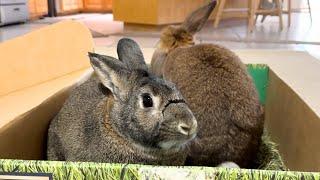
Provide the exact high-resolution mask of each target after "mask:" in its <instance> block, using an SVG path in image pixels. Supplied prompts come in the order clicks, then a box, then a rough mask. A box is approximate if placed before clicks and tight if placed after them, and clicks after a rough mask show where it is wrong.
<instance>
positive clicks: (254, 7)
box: [248, 0, 291, 32]
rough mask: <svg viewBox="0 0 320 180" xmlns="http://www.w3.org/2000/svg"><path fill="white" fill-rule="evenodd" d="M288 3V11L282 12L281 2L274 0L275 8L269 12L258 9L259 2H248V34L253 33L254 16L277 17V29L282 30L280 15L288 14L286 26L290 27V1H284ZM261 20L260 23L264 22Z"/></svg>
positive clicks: (252, 0) (280, 0)
mask: <svg viewBox="0 0 320 180" xmlns="http://www.w3.org/2000/svg"><path fill="white" fill-rule="evenodd" d="M286 1H287V3H288V10H286V11H284V10H283V2H284V1H283V0H275V3H276V7H275V8H273V9H270V10H266V9H260V8H259V4H260V2H261V0H251V2H250V13H249V24H248V30H249V32H252V31H253V28H254V25H255V22H256V20H254V19H255V16H258V15H263V16H264V18H265V17H266V16H267V15H276V16H279V28H280V29H281V30H282V29H283V17H282V14H284V13H286V14H288V26H290V25H291V0H286ZM264 18H263V19H262V21H263V20H264Z"/></svg>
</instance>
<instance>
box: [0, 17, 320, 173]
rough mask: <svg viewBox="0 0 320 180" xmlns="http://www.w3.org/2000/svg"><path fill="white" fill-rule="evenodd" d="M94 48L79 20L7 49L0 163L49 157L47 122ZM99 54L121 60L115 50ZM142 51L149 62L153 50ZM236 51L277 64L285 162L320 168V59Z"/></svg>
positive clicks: (274, 116) (269, 120)
mask: <svg viewBox="0 0 320 180" xmlns="http://www.w3.org/2000/svg"><path fill="white" fill-rule="evenodd" d="M27 47H29V48H27ZM92 50H93V42H92V38H91V35H90V33H89V31H88V30H87V28H85V27H84V26H83V25H81V24H78V23H76V22H72V21H67V22H61V23H58V24H55V25H52V26H48V27H46V28H43V29H41V30H37V31H35V32H32V33H30V34H28V35H25V36H23V37H19V38H16V39H14V40H10V41H7V42H4V43H2V44H0V63H1V66H0V68H1V71H0V72H1V73H0V80H1V81H0V82H1V86H0V92H1V95H0V158H3V159H7V158H10V159H24V160H30V159H33V160H39V159H44V158H45V147H46V132H47V127H48V124H49V122H50V120H51V119H52V118H53V117H54V116H55V114H56V113H57V112H58V111H59V109H60V107H61V106H62V104H63V102H64V100H65V98H66V97H67V96H68V93H69V90H70V89H72V87H73V85H74V84H75V82H76V81H77V79H79V77H81V76H82V74H83V73H84V72H85V71H86V70H87V69H88V67H89V63H88V62H89V60H88V58H87V52H88V51H92ZM61 51H63V53H62V52H61ZM95 51H96V52H99V53H103V54H108V55H111V56H114V57H116V56H117V55H116V50H115V49H114V48H101V47H97V48H95ZM143 51H144V54H145V57H146V60H147V61H148V60H150V59H151V55H152V52H153V49H152V48H150V49H148V48H146V49H143ZM18 52H19V53H18ZM235 52H236V53H237V54H238V55H239V56H240V58H241V59H242V60H243V61H244V62H245V63H253V64H256V63H259V64H261V63H263V64H268V66H269V67H270V73H269V85H268V87H267V93H266V94H267V98H266V105H265V106H266V127H267V128H268V130H269V132H270V133H271V137H272V139H273V140H274V141H275V142H277V143H278V144H279V149H280V153H281V155H282V157H283V159H284V161H285V163H286V165H287V166H288V167H289V168H290V169H291V170H297V171H319V170H320V141H319V140H318V137H320V136H319V135H320V131H319V129H320V118H319V117H320V116H319V115H320V113H319V110H320V108H319V107H320V103H319V100H320V98H319V97H320V96H319V95H318V93H317V92H319V89H320V82H319V78H320V72H319V69H320V64H319V61H318V60H316V59H315V58H313V57H312V56H310V55H308V54H306V53H305V52H294V51H263V50H239V51H235ZM2 82H3V83H2ZM14 162H16V161H13V162H12V163H14ZM19 162H20V161H19ZM23 162H24V161H22V163H23ZM98 165H99V164H98V163H97V166H98Z"/></svg>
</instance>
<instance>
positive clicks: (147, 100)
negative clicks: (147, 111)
mask: <svg viewBox="0 0 320 180" xmlns="http://www.w3.org/2000/svg"><path fill="white" fill-rule="evenodd" d="M142 103H143V106H144V107H145V108H148V107H152V106H153V101H152V98H151V96H150V94H147V93H145V94H142Z"/></svg>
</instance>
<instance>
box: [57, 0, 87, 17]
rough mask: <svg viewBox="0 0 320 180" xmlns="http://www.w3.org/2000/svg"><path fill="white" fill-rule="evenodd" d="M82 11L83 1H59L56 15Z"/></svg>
mask: <svg viewBox="0 0 320 180" xmlns="http://www.w3.org/2000/svg"><path fill="white" fill-rule="evenodd" d="M82 9H83V0H59V2H58V7H57V13H58V15H65V14H73V13H78V12H80V11H81V10H82Z"/></svg>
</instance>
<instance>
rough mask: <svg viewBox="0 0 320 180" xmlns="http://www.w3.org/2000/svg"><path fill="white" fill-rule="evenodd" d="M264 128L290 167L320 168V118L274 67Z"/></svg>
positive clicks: (270, 71) (295, 168) (308, 169)
mask: <svg viewBox="0 0 320 180" xmlns="http://www.w3.org/2000/svg"><path fill="white" fill-rule="evenodd" d="M266 94H267V98H266V107H265V111H266V112H265V127H266V128H267V129H268V132H269V134H270V136H271V139H272V140H273V141H275V142H276V143H277V144H278V145H279V151H280V154H281V156H282V158H283V160H284V162H285V164H286V165H287V167H288V168H289V169H290V170H298V171H314V172H316V171H320V140H319V137H320V131H319V129H320V118H319V117H318V116H317V114H316V113H315V112H314V111H313V110H312V109H311V108H310V107H309V106H308V105H307V104H306V103H305V101H304V100H303V99H302V98H301V97H299V95H298V94H297V93H296V92H295V91H294V90H293V89H292V88H291V87H289V86H288V84H286V83H285V82H284V81H283V80H282V79H281V78H280V77H279V76H278V75H277V74H276V73H275V72H274V71H273V70H272V69H270V70H269V83H268V88H267V93H266Z"/></svg>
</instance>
